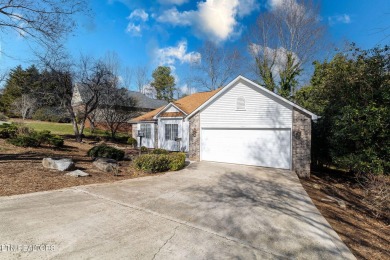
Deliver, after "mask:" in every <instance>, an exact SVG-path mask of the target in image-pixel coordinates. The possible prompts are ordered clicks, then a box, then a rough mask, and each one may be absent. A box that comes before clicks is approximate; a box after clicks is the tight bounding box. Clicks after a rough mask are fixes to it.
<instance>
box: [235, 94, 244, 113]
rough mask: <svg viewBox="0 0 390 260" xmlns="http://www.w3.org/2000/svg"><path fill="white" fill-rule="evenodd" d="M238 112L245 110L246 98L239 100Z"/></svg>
mask: <svg viewBox="0 0 390 260" xmlns="http://www.w3.org/2000/svg"><path fill="white" fill-rule="evenodd" d="M236 105H237V106H236V110H245V98H244V97H239V98H237V104H236Z"/></svg>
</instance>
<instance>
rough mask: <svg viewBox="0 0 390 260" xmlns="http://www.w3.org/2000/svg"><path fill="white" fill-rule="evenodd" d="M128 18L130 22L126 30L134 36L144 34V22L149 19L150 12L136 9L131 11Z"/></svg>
mask: <svg viewBox="0 0 390 260" xmlns="http://www.w3.org/2000/svg"><path fill="white" fill-rule="evenodd" d="M127 19H129V20H130V22H129V24H128V25H127V28H126V32H127V33H129V34H130V35H132V36H136V37H140V36H142V29H143V28H145V26H144V25H143V24H144V23H145V22H146V21H147V20H148V19H149V15H148V13H146V12H145V10H143V9H135V10H134V11H133V12H131V13H130V15H129V16H128V17H127Z"/></svg>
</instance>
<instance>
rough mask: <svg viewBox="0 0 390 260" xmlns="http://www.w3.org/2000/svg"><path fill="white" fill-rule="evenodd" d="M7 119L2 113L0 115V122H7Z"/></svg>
mask: <svg viewBox="0 0 390 260" xmlns="http://www.w3.org/2000/svg"><path fill="white" fill-rule="evenodd" d="M7 120H8V117H7V116H6V115H4V114H3V113H0V121H7Z"/></svg>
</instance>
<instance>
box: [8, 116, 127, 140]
mask: <svg viewBox="0 0 390 260" xmlns="http://www.w3.org/2000/svg"><path fill="white" fill-rule="evenodd" d="M12 121H13V122H15V123H22V124H24V125H26V126H27V127H30V128H32V129H34V130H36V131H43V130H48V131H50V132H51V133H52V134H56V135H74V132H73V126H72V124H71V123H53V122H45V121H36V120H24V121H23V120H20V119H13V120H12ZM84 135H86V136H90V135H92V134H91V131H90V129H89V128H85V129H84ZM94 135H98V136H104V135H106V134H105V131H102V130H99V129H96V130H95V133H94ZM122 135H126V134H123V133H118V134H117V136H122Z"/></svg>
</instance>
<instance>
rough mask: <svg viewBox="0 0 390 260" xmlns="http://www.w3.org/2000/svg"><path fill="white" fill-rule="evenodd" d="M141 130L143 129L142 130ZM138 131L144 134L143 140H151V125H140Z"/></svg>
mask: <svg viewBox="0 0 390 260" xmlns="http://www.w3.org/2000/svg"><path fill="white" fill-rule="evenodd" d="M142 128H144V129H142ZM140 130H141V131H142V132H144V138H145V139H151V138H152V126H151V124H140ZM148 134H149V135H148Z"/></svg>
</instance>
